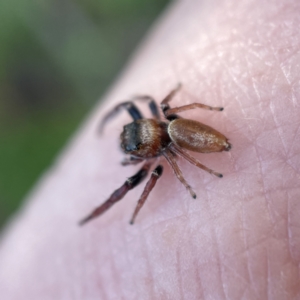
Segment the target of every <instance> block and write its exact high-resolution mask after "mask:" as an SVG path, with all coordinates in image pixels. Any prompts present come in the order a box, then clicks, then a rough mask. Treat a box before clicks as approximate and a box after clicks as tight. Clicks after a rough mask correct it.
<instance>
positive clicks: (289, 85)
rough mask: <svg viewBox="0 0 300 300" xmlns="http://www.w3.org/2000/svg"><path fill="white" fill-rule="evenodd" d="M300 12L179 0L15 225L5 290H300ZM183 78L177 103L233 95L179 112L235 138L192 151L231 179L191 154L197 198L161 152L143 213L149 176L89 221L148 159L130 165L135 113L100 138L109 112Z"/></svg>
mask: <svg viewBox="0 0 300 300" xmlns="http://www.w3.org/2000/svg"><path fill="white" fill-rule="evenodd" d="M299 12H300V2H299V1H297V0H294V1H292V0H291V1H288V0H277V1H276V0H270V1H258V0H240V1H233V0H228V1H217V0H216V1H211V0H204V1H196V0H190V1H181V2H177V3H174V4H173V5H172V6H171V7H170V8H169V9H168V10H167V12H166V13H165V14H164V15H163V16H162V17H161V19H160V20H159V21H158V22H157V24H156V27H155V28H154V29H153V30H152V32H151V33H150V35H149V36H148V38H147V39H146V40H145V42H144V43H143V45H142V47H141V48H140V49H139V51H138V52H137V53H136V55H135V56H134V57H133V59H132V61H131V63H130V64H129V65H128V67H127V68H126V70H125V71H124V72H123V73H122V75H121V76H120V78H119V79H118V81H117V82H116V83H115V85H114V86H113V87H112V88H111V90H110V91H109V92H108V93H107V95H106V96H105V97H104V100H105V102H103V104H101V105H99V107H97V108H95V110H94V112H93V113H92V114H91V116H90V117H89V118H88V120H87V121H86V122H85V124H84V125H83V126H82V128H81V130H79V132H78V133H77V134H76V135H75V137H74V138H73V140H72V142H71V143H70V145H69V146H68V147H67V149H65V151H64V152H63V153H62V154H61V156H60V157H59V159H58V160H57V161H56V162H55V164H54V166H53V167H52V168H51V170H50V171H49V172H48V173H47V174H46V175H45V176H44V177H43V178H42V179H41V181H40V182H39V183H38V185H37V187H36V188H35V190H34V191H33V192H32V193H31V195H30V196H29V197H28V199H27V200H26V204H25V205H24V207H23V209H22V210H21V211H20V212H19V213H18V214H17V215H16V217H15V218H14V220H13V221H12V222H11V224H9V226H8V227H7V229H6V230H5V232H4V233H3V235H2V240H1V246H0V295H1V299H9V300H14V299H25V298H26V299H87V300H89V299H172V300H174V299H189V300H191V299H300V269H299V262H300V184H299V183H300V175H299V173H300V133H299V123H300V84H299V82H300V75H299V74H300V72H299V71H300V54H299V53H300V37H299V26H300V14H299ZM178 82H182V83H183V89H182V91H181V92H180V93H179V94H178V96H176V98H175V99H174V101H173V102H172V103H171V105H172V106H179V105H184V104H188V103H192V102H201V103H205V104H208V105H212V106H223V107H224V108H225V109H224V111H223V112H214V111H212V112H211V111H205V110H193V111H189V112H184V113H182V114H181V115H182V116H184V117H186V118H192V119H195V120H199V121H201V122H202V123H205V124H207V125H210V126H212V127H214V128H215V129H217V130H219V131H220V132H221V133H223V134H224V135H225V136H226V137H227V138H229V141H230V143H231V144H232V146H233V148H232V150H231V151H230V152H222V153H214V154H194V153H193V155H194V156H195V157H196V158H197V159H199V160H200V161H201V162H202V163H204V164H205V165H206V166H208V167H210V168H212V169H214V170H215V171H218V172H221V173H223V175H224V178H222V179H220V178H217V177H214V176H212V175H210V174H208V173H206V172H204V171H203V170H201V169H198V168H196V167H194V166H192V165H190V164H189V163H188V162H187V161H184V160H180V161H179V164H180V166H181V169H182V171H183V173H184V175H185V177H186V179H187V180H188V182H189V183H190V184H191V186H192V187H193V188H194V190H195V191H196V193H197V196H198V197H197V199H196V200H194V199H192V198H191V197H190V195H189V193H188V192H187V191H186V190H185V188H184V187H183V186H182V184H181V183H180V182H179V181H178V180H177V179H176V178H175V176H174V175H173V173H172V170H171V168H170V167H169V166H168V165H167V163H166V162H165V160H164V159H163V158H162V159H161V163H162V164H163V166H164V174H163V175H162V177H161V178H160V180H159V181H158V183H157V185H156V186H155V188H154V190H153V191H152V193H151V194H150V196H149V198H148V200H147V202H146V204H145V205H144V207H143V208H142V210H141V211H140V213H139V215H138V217H137V219H136V223H135V224H134V225H133V226H131V225H129V219H130V217H131V214H132V212H133V210H134V208H135V204H136V201H137V200H138V198H139V196H140V194H141V193H142V190H143V186H144V185H145V183H146V181H144V182H143V183H142V184H140V185H139V186H138V187H137V188H135V189H134V190H132V191H130V192H129V193H128V194H127V195H126V197H125V198H124V199H123V200H122V201H120V202H119V203H117V204H116V205H114V206H113V207H112V208H111V209H110V210H109V211H107V212H106V213H105V214H104V215H102V216H101V217H99V218H98V219H95V220H93V221H91V222H90V223H87V224H86V225H85V226H83V227H78V226H77V222H78V221H79V220H80V219H81V218H82V217H84V216H86V214H88V213H89V212H90V211H91V210H92V209H93V208H94V207H95V206H97V205H99V204H101V203H102V202H103V201H104V200H106V199H107V197H108V196H109V195H110V194H111V193H112V192H113V191H114V190H115V189H116V188H118V187H119V186H121V185H122V184H123V182H124V181H125V180H126V178H127V177H129V176H131V175H133V174H134V173H136V172H137V170H138V168H139V167H140V166H127V167H122V166H120V164H119V162H120V161H121V160H122V158H123V155H122V153H121V151H120V149H119V145H118V144H119V134H120V132H121V130H122V126H123V125H125V124H127V123H129V122H130V118H129V116H128V114H127V113H125V112H124V113H122V114H120V116H119V117H118V118H116V119H115V120H114V121H112V122H111V123H109V124H108V125H107V126H106V128H105V131H104V133H103V135H102V136H101V137H99V136H98V135H97V133H96V128H97V125H98V124H99V120H101V118H102V117H103V115H104V114H105V113H106V112H107V111H108V110H109V109H111V108H112V107H113V106H114V105H115V104H117V103H119V102H120V101H122V100H125V99H128V97H130V96H131V95H134V94H149V95H152V96H153V97H155V99H157V102H159V101H160V100H161V99H162V98H163V97H164V96H165V95H166V94H167V93H168V92H169V91H170V90H171V89H172V88H174V87H175V86H176V84H177V83H178ZM141 110H142V112H143V113H145V114H146V115H147V116H150V115H149V112H148V109H147V107H146V106H145V107H144V106H143V105H142V108H141ZM155 166H156V165H153V168H154V167H155ZM24 297H25V298H24Z"/></svg>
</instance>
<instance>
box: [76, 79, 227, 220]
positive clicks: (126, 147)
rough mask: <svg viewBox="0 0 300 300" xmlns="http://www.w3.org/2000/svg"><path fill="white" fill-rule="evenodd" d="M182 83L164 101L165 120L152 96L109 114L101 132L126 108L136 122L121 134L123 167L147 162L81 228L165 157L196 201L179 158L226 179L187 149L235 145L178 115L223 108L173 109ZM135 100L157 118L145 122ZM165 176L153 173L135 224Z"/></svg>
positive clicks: (160, 169)
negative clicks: (159, 179) (184, 112)
mask: <svg viewBox="0 0 300 300" xmlns="http://www.w3.org/2000/svg"><path fill="white" fill-rule="evenodd" d="M180 87H181V84H179V85H178V86H177V87H176V88H175V89H174V90H172V91H171V92H170V93H169V94H168V95H167V96H166V97H165V98H164V99H163V101H162V102H161V105H160V107H161V110H162V112H163V114H164V117H165V118H166V120H165V121H161V119H160V114H159V110H158V107H157V104H156V102H155V101H154V99H153V98H152V97H150V96H136V97H135V98H133V99H132V101H127V102H122V103H120V104H118V105H117V106H116V107H115V108H114V109H113V110H112V111H111V112H109V113H108V114H107V115H106V116H105V117H104V119H103V120H102V122H101V124H100V130H101V131H102V130H103V127H104V125H105V124H106V122H107V121H108V120H110V119H111V118H112V117H114V116H116V115H117V114H118V113H119V112H120V111H121V110H122V109H126V110H127V111H128V113H129V114H130V116H131V117H132V119H133V122H132V123H130V124H127V125H125V126H124V128H123V132H122V133H121V147H122V150H123V151H124V153H125V154H128V155H129V158H126V159H124V160H123V162H122V164H123V165H135V164H138V163H141V162H142V161H145V163H144V165H143V166H142V168H141V169H140V170H139V171H138V172H137V173H136V174H135V175H133V176H132V177H130V178H128V179H127V180H126V181H125V183H124V184H123V185H122V186H121V187H120V188H118V189H117V190H115V191H114V192H113V193H112V195H111V196H110V197H109V198H108V199H107V200H106V201H105V202H104V203H103V204H102V205H100V206H99V207H97V208H96V209H95V210H93V211H92V213H91V214H89V215H88V216H87V217H86V218H84V219H83V220H82V221H80V223H79V224H80V225H83V224H85V223H86V222H88V221H90V220H91V219H94V218H96V217H97V216H99V215H101V214H102V213H104V212H105V211H106V210H108V209H109V208H110V207H111V206H112V205H113V204H114V203H116V202H117V201H119V200H121V199H122V198H123V197H124V196H125V195H126V193H127V192H128V191H129V190H131V189H133V188H135V187H136V186H137V185H138V184H139V183H141V181H142V180H143V179H145V178H146V176H147V175H148V173H149V170H150V167H151V165H152V164H153V162H154V160H155V158H157V157H159V156H162V155H163V156H164V157H165V158H166V160H167V162H168V163H169V165H170V166H171V167H172V169H173V171H174V173H175V175H176V177H177V178H178V179H179V181H180V182H181V183H182V184H183V185H184V186H185V187H186V189H187V190H188V191H189V193H190V194H191V196H192V197H193V198H196V194H195V192H194V191H193V190H192V188H191V186H190V185H189V184H188V183H187V181H186V180H185V178H184V177H183V175H182V172H181V170H180V168H179V166H178V165H177V163H176V157H177V156H181V157H183V158H185V159H186V160H187V161H188V162H189V163H191V164H193V165H195V166H196V167H199V168H201V169H203V170H205V171H207V172H209V173H211V174H213V175H216V176H218V177H223V175H222V174H220V173H217V172H215V171H213V170H211V169H209V168H207V167H206V166H204V165H203V164H201V163H200V162H199V161H198V160H196V159H195V158H194V157H193V156H191V155H190V154H188V153H187V152H186V151H185V150H190V151H194V152H200V153H210V152H221V151H229V150H230V149H231V144H230V143H229V142H228V139H227V138H226V137H225V136H224V135H223V134H221V133H220V132H218V131H217V130H215V129H213V128H211V127H209V126H207V125H205V124H202V123H200V122H197V121H194V120H189V119H184V118H182V117H180V116H178V115H177V113H180V112H183V111H186V110H189V109H194V108H203V109H208V110H216V111H222V110H223V108H222V107H211V106H207V105H204V104H200V103H192V104H188V105H183V106H180V107H175V108H171V107H170V106H169V102H170V101H171V100H172V99H173V97H174V95H175V94H176V93H177V92H178V91H179V89H180ZM134 100H142V101H147V102H148V104H149V108H150V110H151V113H152V115H153V119H145V118H143V116H142V114H141V113H140V111H139V110H138V108H137V107H136V106H135V104H134V103H133V101H134ZM162 173H163V167H162V166H161V165H158V166H157V167H156V168H155V169H154V170H153V172H152V174H151V177H150V179H149V181H148V182H147V184H146V186H145V188H144V191H143V193H142V195H141V197H140V199H139V201H138V203H137V205H136V208H135V211H134V213H133V215H132V218H131V220H130V224H133V223H134V221H135V218H136V216H137V214H138V212H139V211H140V209H141V208H142V206H143V205H144V203H145V201H146V200H147V197H148V196H149V194H150V192H151V191H152V189H153V188H154V186H155V184H156V182H157V180H158V178H159V177H160V176H161V175H162Z"/></svg>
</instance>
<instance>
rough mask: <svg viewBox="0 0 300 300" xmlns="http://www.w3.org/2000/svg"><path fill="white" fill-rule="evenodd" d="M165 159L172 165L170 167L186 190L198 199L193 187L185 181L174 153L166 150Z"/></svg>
mask: <svg viewBox="0 0 300 300" xmlns="http://www.w3.org/2000/svg"><path fill="white" fill-rule="evenodd" d="M163 155H164V157H165V158H166V160H167V161H168V163H169V164H170V166H171V167H172V169H173V171H174V173H175V175H176V177H177V178H178V179H179V181H180V182H181V183H182V184H183V185H184V186H185V187H186V189H187V190H188V191H189V192H190V194H191V196H192V197H193V198H194V199H196V197H197V195H196V193H195V192H194V191H193V189H192V188H191V186H190V185H189V184H188V183H187V181H186V180H185V178H184V177H183V175H182V172H181V170H180V168H179V166H178V165H177V163H176V158H175V156H174V155H173V153H172V152H171V151H170V150H168V149H167V150H165V151H164V152H163Z"/></svg>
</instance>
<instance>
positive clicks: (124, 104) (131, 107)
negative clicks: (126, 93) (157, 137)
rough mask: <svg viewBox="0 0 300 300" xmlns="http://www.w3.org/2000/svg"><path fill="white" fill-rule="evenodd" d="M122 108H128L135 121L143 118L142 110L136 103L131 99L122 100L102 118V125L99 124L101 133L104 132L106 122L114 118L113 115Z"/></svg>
mask: <svg viewBox="0 0 300 300" xmlns="http://www.w3.org/2000/svg"><path fill="white" fill-rule="evenodd" d="M122 109H126V110H127V111H128V113H129V114H130V116H131V117H132V119H133V120H134V121H136V120H139V119H143V115H142V114H141V112H140V111H139V109H138V108H137V107H136V106H135V104H134V103H133V102H131V101H126V102H122V103H120V104H118V105H117V106H115V107H114V109H113V110H111V111H110V112H109V113H108V114H107V115H105V117H104V118H103V119H102V121H101V123H100V126H99V132H100V133H102V131H103V128H104V126H105V124H106V123H107V122H108V121H109V120H110V119H112V118H113V117H115V116H116V115H117V114H118V113H119V112H120V111H121V110H122Z"/></svg>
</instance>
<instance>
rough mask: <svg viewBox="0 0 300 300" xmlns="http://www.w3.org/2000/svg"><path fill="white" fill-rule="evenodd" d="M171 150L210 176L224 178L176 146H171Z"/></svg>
mask: <svg viewBox="0 0 300 300" xmlns="http://www.w3.org/2000/svg"><path fill="white" fill-rule="evenodd" d="M170 149H171V150H172V151H173V152H175V153H176V154H178V155H179V156H182V157H183V158H185V159H186V160H187V161H188V162H189V163H191V164H192V165H194V166H196V167H198V168H201V169H203V170H204V171H206V172H208V173H210V174H213V175H215V176H217V177H220V178H222V177H223V175H222V174H220V173H218V172H215V171H214V170H212V169H209V168H207V167H206V166H204V165H202V164H201V163H200V162H199V161H198V160H197V159H196V158H194V157H193V156H191V155H189V154H188V153H187V152H185V151H184V150H182V149H181V148H179V147H176V146H175V145H174V144H173V145H171V146H170Z"/></svg>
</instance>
